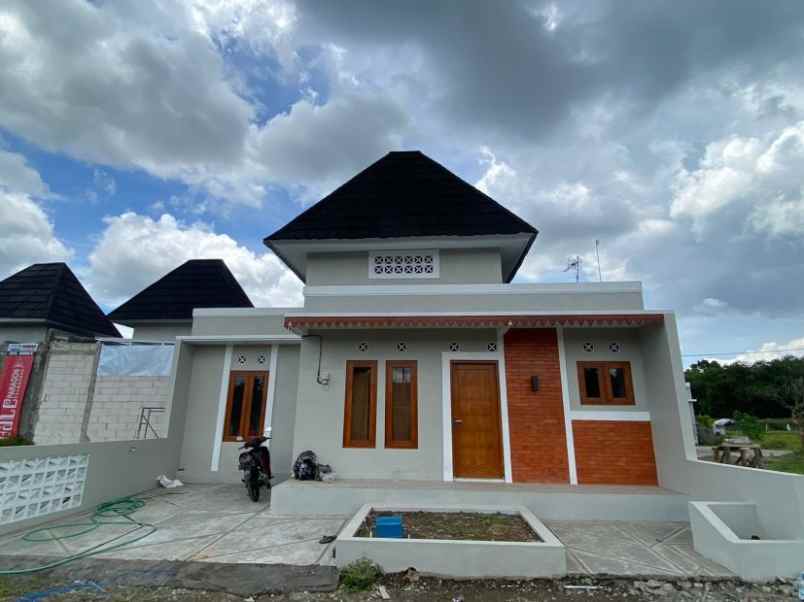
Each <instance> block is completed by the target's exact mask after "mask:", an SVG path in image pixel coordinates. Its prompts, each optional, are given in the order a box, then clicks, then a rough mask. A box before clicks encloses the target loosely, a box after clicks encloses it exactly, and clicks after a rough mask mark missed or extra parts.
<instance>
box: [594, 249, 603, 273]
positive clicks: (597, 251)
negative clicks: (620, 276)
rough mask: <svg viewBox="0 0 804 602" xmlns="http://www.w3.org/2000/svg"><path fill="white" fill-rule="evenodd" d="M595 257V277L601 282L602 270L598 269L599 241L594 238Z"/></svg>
mask: <svg viewBox="0 0 804 602" xmlns="http://www.w3.org/2000/svg"><path fill="white" fill-rule="evenodd" d="M595 257H596V258H597V279H598V280H599V281H600V282H603V272H601V271H600V241H599V240H597V239H595Z"/></svg>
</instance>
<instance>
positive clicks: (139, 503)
mask: <svg viewBox="0 0 804 602" xmlns="http://www.w3.org/2000/svg"><path fill="white" fill-rule="evenodd" d="M143 506H145V500H144V499H141V498H134V497H124V498H120V499H117V500H113V501H111V502H104V503H103V504H100V505H98V507H97V508H95V512H94V514H93V515H92V516H91V517H90V518H89V520H88V521H86V522H82V523H66V524H63V525H55V526H45V527H39V528H37V529H34V530H32V531H29V532H28V533H26V534H25V535H23V537H22V539H23V540H24V541H27V542H30V543H43V542H48V541H63V540H65V539H73V538H76V537H81V536H82V535H86V534H87V533H91V532H92V531H95V530H96V529H100V528H101V527H103V526H105V525H131V526H132V527H134V528H133V529H131V530H129V531H126V532H125V533H121V534H120V535H117V536H115V537H112V538H111V539H107V540H106V541H104V542H101V543H99V544H97V545H94V546H92V547H89V548H87V549H85V550H82V551H80V552H77V553H75V554H72V555H70V556H66V557H64V558H60V559H59V560H56V561H53V562H50V563H48V564H43V565H40V566H35V567H32V568H27V569H6V570H2V569H0V575H25V574H28V573H36V572H39V571H45V570H47V569H52V568H55V567H57V566H62V565H64V564H67V563H68V562H73V561H74V560H78V559H80V558H86V557H88V556H93V555H95V554H99V553H101V552H108V551H110V550H116V549H118V548H122V547H124V546H129V545H131V544H133V543H135V542H137V541H140V540H141V539H145V538H146V537H148V536H149V535H151V534H153V533H156V531H157V527H155V526H154V525H151V524H149V523H143V522H140V521H138V520H136V519H134V518H132V517H131V515H132V514H134V513H135V512H136V511H137V510H139V509H140V508H142V507H143ZM65 531H66V532H65ZM138 531H142V533H139V534H137V535H136V536H135V537H134V538H133V539H127V540H126V541H123V542H119V543H115V542H117V541H118V540H120V539H123V538H124V537H127V536H129V535H132V534H135V533H137V532H138Z"/></svg>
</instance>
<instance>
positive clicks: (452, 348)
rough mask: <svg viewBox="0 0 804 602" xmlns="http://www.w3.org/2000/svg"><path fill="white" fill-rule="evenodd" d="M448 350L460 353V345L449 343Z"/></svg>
mask: <svg viewBox="0 0 804 602" xmlns="http://www.w3.org/2000/svg"><path fill="white" fill-rule="evenodd" d="M449 350H450V351H460V350H461V344H460V343H450V344H449Z"/></svg>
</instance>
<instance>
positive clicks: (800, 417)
mask: <svg viewBox="0 0 804 602" xmlns="http://www.w3.org/2000/svg"><path fill="white" fill-rule="evenodd" d="M786 397H787V398H786V400H785V401H784V402H783V403H784V405H785V406H786V407H788V408H789V409H790V416H791V418H792V420H793V424H795V425H796V430H797V431H798V436H799V438H800V439H801V449H802V451H804V378H797V379H795V380H793V381H791V382H790V383H788V385H787V388H786Z"/></svg>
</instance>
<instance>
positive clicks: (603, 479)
mask: <svg viewBox="0 0 804 602" xmlns="http://www.w3.org/2000/svg"><path fill="white" fill-rule="evenodd" d="M572 433H573V436H574V439H575V463H576V466H577V468H578V483H579V484H581V485H590V484H594V485H657V484H658V479H657V477H656V458H655V456H654V453H653V436H652V435H651V430H650V423H649V422H625V421H614V420H611V421H610V420H574V421H573V422H572Z"/></svg>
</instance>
